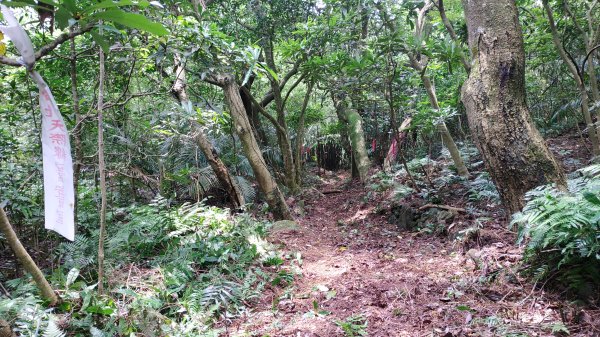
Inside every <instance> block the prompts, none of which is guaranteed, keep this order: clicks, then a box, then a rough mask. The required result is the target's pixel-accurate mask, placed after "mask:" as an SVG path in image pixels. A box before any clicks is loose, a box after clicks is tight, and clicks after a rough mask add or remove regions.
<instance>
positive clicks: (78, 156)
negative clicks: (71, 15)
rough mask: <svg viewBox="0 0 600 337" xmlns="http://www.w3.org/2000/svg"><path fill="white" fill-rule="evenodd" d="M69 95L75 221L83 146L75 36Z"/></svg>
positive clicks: (72, 41)
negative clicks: (71, 120) (71, 115)
mask: <svg viewBox="0 0 600 337" xmlns="http://www.w3.org/2000/svg"><path fill="white" fill-rule="evenodd" d="M69 61H70V66H71V96H72V99H73V113H74V114H75V128H74V129H73V140H74V143H75V164H74V165H73V190H74V191H75V205H74V207H73V213H74V214H75V222H77V204H78V203H77V194H78V192H77V189H78V188H79V178H80V176H81V165H82V163H83V147H82V145H81V134H82V128H83V119H82V118H81V112H80V110H79V95H78V94H77V51H76V50H75V38H74V37H73V38H71V57H70V60H69Z"/></svg>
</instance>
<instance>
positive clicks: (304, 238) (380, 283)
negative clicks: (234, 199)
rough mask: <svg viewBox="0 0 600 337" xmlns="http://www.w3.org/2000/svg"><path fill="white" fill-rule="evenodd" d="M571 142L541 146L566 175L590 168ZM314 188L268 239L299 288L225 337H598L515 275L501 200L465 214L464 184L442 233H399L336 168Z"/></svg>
mask: <svg viewBox="0 0 600 337" xmlns="http://www.w3.org/2000/svg"><path fill="white" fill-rule="evenodd" d="M579 141H580V140H579V139H577V138H575V137H573V136H572V135H565V136H561V137H559V138H557V139H552V140H550V141H549V143H550V144H551V146H552V148H553V151H554V152H555V154H556V155H557V157H558V158H560V159H561V161H563V163H564V166H565V169H566V171H567V172H572V171H574V170H575V169H577V168H580V167H581V166H584V165H585V163H586V160H585V159H584V158H586V157H587V154H586V153H585V151H584V149H583V147H581V146H579V145H578V142H579ZM472 173H474V174H473V176H475V175H476V172H472ZM433 176H435V172H432V179H433ZM315 187H316V189H315V188H313V189H310V191H308V192H307V193H305V195H304V197H303V198H302V199H303V203H304V204H303V205H301V203H302V202H299V201H295V200H289V201H290V202H291V204H292V205H293V206H296V207H295V208H296V210H298V209H299V206H298V204H300V205H301V206H302V209H301V210H300V212H306V213H305V214H304V216H301V217H299V218H298V222H297V223H298V225H297V227H293V228H282V229H279V230H275V231H274V233H273V235H272V236H271V239H270V240H271V242H273V243H274V244H277V245H279V246H280V247H281V249H282V250H283V251H285V252H287V254H289V256H292V257H295V258H293V259H288V261H290V260H292V261H294V262H293V263H291V264H293V265H291V264H290V266H288V267H289V268H290V269H294V270H296V271H297V273H298V275H297V276H296V279H295V281H294V282H292V283H291V284H290V285H289V286H287V287H275V286H274V287H272V288H271V289H269V290H268V291H267V292H266V293H265V295H264V296H263V297H262V298H261V299H260V301H259V302H258V303H257V304H256V305H255V306H254V307H253V308H252V309H251V310H250V311H249V313H248V314H247V315H246V316H244V317H242V318H241V319H237V320H234V321H232V322H227V323H224V322H223V323H222V324H223V327H225V328H226V329H227V332H226V334H225V335H230V336H299V337H300V336H302V337H309V336H361V334H360V333H368V335H369V336H448V337H449V336H557V335H561V333H563V332H565V331H566V329H568V331H569V332H570V335H571V336H594V335H600V310H598V309H596V308H593V307H589V306H587V307H585V306H577V305H575V304H574V302H571V301H568V300H566V299H565V298H564V297H561V295H560V294H558V293H554V292H547V291H544V290H540V289H538V288H539V287H537V286H539V285H534V284H533V283H532V282H529V281H527V280H526V279H524V278H523V277H522V276H521V275H520V274H519V267H520V265H519V263H518V262H519V259H520V257H521V250H520V249H519V248H518V247H517V246H516V245H515V240H516V233H515V232H513V231H511V230H509V226H508V223H507V219H506V216H505V215H504V214H503V211H502V210H501V208H500V207H499V205H498V203H497V202H489V201H485V200H483V201H481V202H479V204H478V205H477V207H472V206H469V207H466V206H468V205H467V201H466V197H465V196H466V195H468V191H466V190H465V187H464V185H460V184H449V185H448V186H446V187H445V191H439V193H440V194H441V195H442V196H443V198H442V199H443V202H440V203H441V204H446V205H451V206H453V207H460V208H463V207H464V208H465V209H466V210H467V212H460V213H458V214H453V216H452V217H451V219H450V221H448V220H446V226H445V229H444V230H442V231H440V232H436V231H435V230H428V231H424V230H422V229H423V228H421V230H418V229H412V230H406V229H401V228H399V227H398V226H397V225H393V224H390V223H389V221H388V219H389V218H388V216H389V213H390V211H391V210H392V209H393V208H394V207H396V206H395V205H397V201H390V198H389V195H388V194H389V191H387V192H385V191H384V192H381V193H375V192H373V191H372V190H370V189H369V188H365V186H363V185H361V184H359V183H357V182H350V183H349V177H348V174H347V173H339V172H338V173H333V172H328V173H326V174H324V175H322V176H321V178H320V182H319V183H318V185H316V186H315ZM317 190H318V191H317ZM323 193H325V194H323ZM401 203H404V204H407V205H409V206H410V207H412V208H413V209H416V208H418V207H419V206H422V205H424V204H425V201H424V200H423V199H421V198H419V196H418V195H416V194H415V193H413V194H412V195H410V196H408V197H407V198H404V199H403V200H402V201H401ZM473 212H480V213H476V214H473ZM288 263H289V262H288ZM365 323H366V324H365ZM352 333H354V334H352ZM565 335H566V334H565Z"/></svg>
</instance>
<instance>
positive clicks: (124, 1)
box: [84, 0, 135, 14]
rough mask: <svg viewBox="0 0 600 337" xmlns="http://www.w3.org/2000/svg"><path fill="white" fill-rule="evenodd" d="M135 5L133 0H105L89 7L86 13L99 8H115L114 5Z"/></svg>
mask: <svg viewBox="0 0 600 337" xmlns="http://www.w3.org/2000/svg"><path fill="white" fill-rule="evenodd" d="M133 5H135V4H134V3H133V1H131V0H120V1H117V2H114V1H112V0H104V1H102V2H100V3H97V4H95V5H93V6H91V7H89V8H88V9H86V10H85V12H84V13H88V14H89V13H93V12H94V11H96V10H98V9H103V8H114V7H122V6H133Z"/></svg>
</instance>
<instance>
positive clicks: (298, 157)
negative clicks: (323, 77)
mask: <svg viewBox="0 0 600 337" xmlns="http://www.w3.org/2000/svg"><path fill="white" fill-rule="evenodd" d="M312 89H313V82H308V84H307V86H306V94H305V95H304V101H303V102H302V108H301V110H300V120H299V121H298V130H297V133H296V153H295V159H294V162H295V163H296V182H297V183H298V185H301V184H302V149H303V147H304V121H305V116H306V108H307V107H308V102H309V101H310V94H311V93H312Z"/></svg>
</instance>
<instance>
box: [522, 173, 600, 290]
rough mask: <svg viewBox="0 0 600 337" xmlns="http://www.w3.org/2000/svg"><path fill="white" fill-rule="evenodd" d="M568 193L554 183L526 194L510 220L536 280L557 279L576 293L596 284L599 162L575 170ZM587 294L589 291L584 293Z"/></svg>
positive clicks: (599, 256)
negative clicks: (524, 203)
mask: <svg viewBox="0 0 600 337" xmlns="http://www.w3.org/2000/svg"><path fill="white" fill-rule="evenodd" d="M577 173H578V177H576V178H574V179H571V180H570V181H569V184H568V185H569V191H568V192H563V191H560V190H557V189H556V188H555V187H554V186H542V187H538V188H536V189H534V190H532V191H530V192H528V193H527V195H526V198H527V200H529V201H528V203H527V204H526V206H525V207H524V209H523V211H522V212H521V213H517V214H515V216H514V217H513V221H512V222H511V224H513V225H517V226H519V237H518V242H519V243H524V244H525V254H524V259H525V261H526V262H528V263H529V269H528V271H529V272H530V273H531V274H532V276H533V277H534V278H535V279H538V280H545V279H548V280H550V281H558V282H559V283H561V284H562V285H564V286H566V287H567V288H570V289H572V290H576V291H578V292H581V291H584V290H585V292H588V290H589V288H590V287H600V278H598V276H599V274H600V165H593V166H590V167H586V168H584V169H581V170H579V171H578V172H577ZM588 295H589V294H588Z"/></svg>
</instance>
